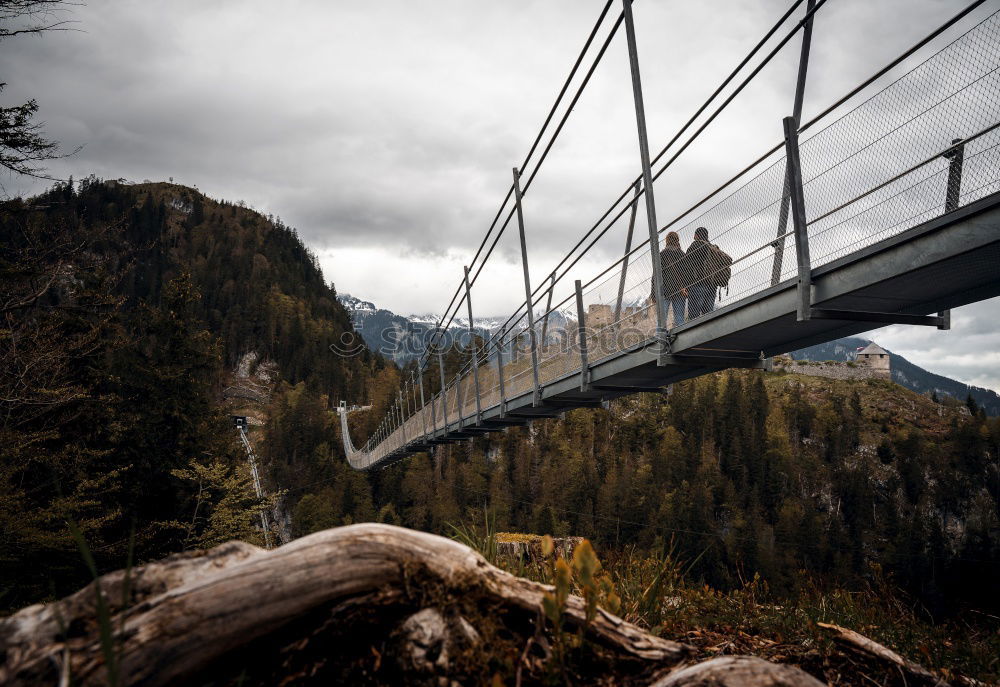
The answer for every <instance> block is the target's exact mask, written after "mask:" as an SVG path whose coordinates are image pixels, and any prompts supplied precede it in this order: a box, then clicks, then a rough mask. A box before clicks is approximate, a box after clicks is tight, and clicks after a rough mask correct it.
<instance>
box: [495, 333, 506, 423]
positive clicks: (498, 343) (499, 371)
mask: <svg viewBox="0 0 1000 687" xmlns="http://www.w3.org/2000/svg"><path fill="white" fill-rule="evenodd" d="M503 337H504V331H503V328H501V329H500V332H499V333H498V334H497V339H496V344H495V348H496V350H497V385H498V386H499V387H500V417H501V418H503V417H504V416H505V415H506V414H507V408H506V405H507V394H506V393H505V392H504V388H503Z"/></svg>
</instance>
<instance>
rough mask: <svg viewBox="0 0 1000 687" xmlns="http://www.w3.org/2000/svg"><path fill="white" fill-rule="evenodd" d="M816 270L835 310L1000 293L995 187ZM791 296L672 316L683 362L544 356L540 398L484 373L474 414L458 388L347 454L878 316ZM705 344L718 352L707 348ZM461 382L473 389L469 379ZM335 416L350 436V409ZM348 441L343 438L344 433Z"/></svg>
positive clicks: (715, 365)
mask: <svg viewBox="0 0 1000 687" xmlns="http://www.w3.org/2000/svg"><path fill="white" fill-rule="evenodd" d="M812 275H813V298H812V301H813V305H814V306H818V307H822V308H829V309H837V310H860V311H874V312H883V313H899V314H909V315H927V314H930V313H936V312H938V311H940V310H944V309H948V308H953V307H958V306H961V305H965V304H968V303H972V302H975V301H979V300H983V299H986V298H991V297H994V296H997V295H1000V193H995V194H992V195H990V196H987V197H984V198H981V199H980V200H978V201H975V202H973V203H971V204H969V205H967V206H964V207H961V208H959V209H958V210H955V211H953V212H950V213H948V214H945V215H942V216H940V217H937V218H935V219H932V220H930V221H928V222H925V223H923V224H921V225H918V226H916V227H913V228H911V229H909V230H907V231H904V232H902V233H900V234H897V235H895V236H892V237H890V238H887V239H885V240H883V241H880V242H878V243H875V244H872V245H870V246H867V247H865V248H863V249H860V250H858V251H856V252H854V253H851V254H849V255H847V256H844V257H842V258H840V259H838V260H835V261H833V262H830V263H827V264H825V265H822V266H820V267H817V268H815V269H814V270H813V272H812ZM796 305H797V296H796V283H795V280H786V281H784V282H782V283H780V284H777V285H776V286H773V287H770V288H767V289H765V290H763V291H760V292H758V293H756V294H754V295H752V296H748V297H746V298H743V299H742V300H739V301H736V302H734V303H731V304H729V305H726V306H725V307H723V308H720V309H719V310H717V311H715V312H712V313H710V314H708V315H705V316H702V317H700V318H698V319H696V320H694V321H692V322H689V323H685V324H683V325H680V326H677V327H675V328H674V329H673V330H672V333H673V334H674V335H675V339H674V340H673V344H672V351H673V353H674V355H675V356H677V357H683V356H691V362H686V361H685V362H683V363H682V364H678V363H679V362H680V361H676V359H675V361H674V363H673V364H666V365H658V364H657V353H658V350H659V344H658V343H657V342H656V341H655V340H654V339H653V338H651V337H648V336H647V337H645V338H643V340H641V341H639V342H638V343H635V344H633V345H632V346H630V347H628V348H625V349H623V350H619V351H615V352H613V353H612V354H609V355H607V356H605V357H604V358H603V359H598V360H594V358H593V357H592V358H591V360H592V361H593V362H591V363H590V365H589V368H590V375H589V377H590V380H589V381H590V383H589V387H588V388H587V389H585V390H581V383H580V382H581V375H580V368H581V366H580V362H579V353H578V351H576V350H568V351H566V352H563V353H560V354H559V355H557V356H551V357H548V358H547V359H546V362H549V363H551V361H553V360H556V359H558V360H560V361H561V365H562V367H563V369H566V368H569V371H568V372H565V373H563V374H561V375H559V376H558V377H555V378H553V379H551V380H549V381H547V382H546V383H544V386H543V387H542V389H541V397H542V402H541V404H538V405H535V404H533V390H532V389H530V388H529V389H527V390H525V389H523V387H524V386H525V384H523V383H522V384H520V385H517V384H511V383H508V389H507V391H508V393H510V390H511V389H512V388H514V387H515V386H520V387H522V388H520V389H519V392H518V393H516V395H513V396H511V397H509V398H507V400H506V403H504V404H503V408H501V404H500V403H499V402H498V401H499V398H498V396H499V394H498V390H497V389H496V388H493V386H492V385H491V384H488V383H486V381H485V380H481V382H482V383H483V386H484V387H486V386H490V387H491V390H490V391H488V392H487V391H483V394H482V396H483V399H484V401H485V402H484V403H483V407H482V413H481V419H480V420H479V421H477V419H476V413H475V399H474V397H468V396H467V397H466V398H464V399H462V401H463V402H462V404H461V406H462V411H461V413H460V414H461V417H458V415H459V413H458V412H456V411H457V410H458V407H459V404H458V403H457V399H454V402H453V403H452V408H453V410H452V412H451V413H450V415H449V417H448V423H447V425H446V424H445V423H444V421H443V417H442V415H443V413H442V409H441V407H440V406H441V404H440V403H438V405H437V406H436V407H435V409H434V411H433V412H432V411H431V409H430V407H429V405H428V406H425V407H424V408H422V409H421V410H418V411H417V412H416V413H415V414H414V415H413V416H411V417H410V418H408V419H407V421H406V422H405V423H404V424H403V426H402V427H400V428H398V429H397V430H396V431H395V432H393V433H392V434H391V435H390V436H389V437H388V438H387V439H386V440H384V441H383V442H382V443H381V444H379V445H378V446H377V447H375V449H376V450H373V451H371V452H370V453H369V452H361V451H359V452H353V451H352V450H350V448H349V451H348V453H349V455H348V459H349V460H350V461H351V464H352V465H353V466H354V467H356V468H359V469H370V468H374V467H381V466H385V465H388V464H391V463H392V462H395V461H396V460H399V459H401V458H403V457H405V456H407V455H410V454H412V453H416V452H419V451H423V450H427V449H428V448H429V447H430V446H432V445H435V444H438V443H443V442H449V441H457V440H461V439H465V438H468V437H471V436H477V435H479V434H480V433H482V432H487V431H497V430H500V429H502V428H503V427H505V426H508V425H510V424H521V423H524V422H527V421H528V420H530V419H532V418H539V417H553V416H556V415H558V414H559V413H561V412H564V411H566V410H569V409H572V408H577V407H593V406H599V405H600V404H601V403H602V402H603V401H607V400H609V399H613V398H617V397H620V396H624V395H627V394H630V393H635V392H636V391H639V390H646V389H649V390H655V389H657V388H660V387H663V386H665V385H668V384H671V383H673V382H677V381H680V380H683V379H688V378H691V377H696V376H699V375H702V374H706V373H708V372H712V371H714V370H718V369H724V368H727V367H733V366H738V365H745V366H754V365H759V362H758V361H760V360H761V359H762V358H763V357H764V356H772V355H777V354H780V353H786V352H789V351H793V350H796V349H799V348H803V347H805V346H810V345H813V344H816V343H820V342H824V341H829V340H832V339H837V338H840V337H844V336H850V335H853V334H858V333H861V332H865V331H869V330H871V329H875V328H877V327H880V326H883V325H882V324H879V323H873V322H865V321H840V320H831V319H811V320H808V321H804V322H799V321H797V320H796ZM712 356H718V357H719V360H718V361H712V360H707V358H709V357H712ZM573 358H575V364H574V362H572V360H573ZM734 358H735V359H734ZM743 361H745V362H743ZM526 363H527V361H526V360H525V359H523V358H522V360H520V361H515V362H509V363H507V364H505V366H504V375H505V378H506V377H507V376H508V375H510V376H511V377H512V378H514V377H521V378H527V377H529V376H530V375H527V374H525V372H526ZM481 369H483V368H481ZM483 374H485V372H484V373H483ZM467 388H468V390H470V391H471V386H468V385H467ZM456 393H457V391H456ZM470 395H471V394H470ZM453 396H454V395H453ZM490 399H493V400H492V402H491V401H490ZM342 428H343V431H344V432H345V437H346V432H347V423H346V414H343V415H342ZM425 428H426V429H425ZM345 443H347V444H348V445H349V438H347V441H346V442H345Z"/></svg>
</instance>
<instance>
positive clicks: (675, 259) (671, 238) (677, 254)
mask: <svg viewBox="0 0 1000 687" xmlns="http://www.w3.org/2000/svg"><path fill="white" fill-rule="evenodd" d="M683 262H684V249H683V248H681V237H680V236H678V235H677V232H676V231H669V232H667V235H666V236H665V237H663V250H661V251H660V269H661V270H662V272H663V298H664V303H665V304H666V305H665V309H664V312H663V314H664V316H665V317H666V316H668V315H669V313H670V309H671V308H673V311H674V323H673V325H672V326H674V327H676V326H677V325H679V324H684V303H685V301H686V300H687V295H688V292H687V289H685V288H684V271H683V267H682V264H683ZM655 290H656V287H655V286H654V287H653V289H652V290H651V291H650V294H649V298H650V301H651V302H652V301H655V300H657V299H656V294H655Z"/></svg>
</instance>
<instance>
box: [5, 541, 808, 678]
mask: <svg viewBox="0 0 1000 687" xmlns="http://www.w3.org/2000/svg"><path fill="white" fill-rule="evenodd" d="M130 577H131V580H130V584H129V588H128V596H127V599H123V591H124V589H125V587H124V585H125V572H124V571H118V572H115V573H110V574H108V575H105V576H103V577H101V578H100V579H99V580H97V581H96V582H95V583H93V584H91V585H89V586H88V587H85V588H84V589H82V590H80V591H79V592H77V593H75V594H73V595H72V596H69V597H67V598H65V599H62V600H60V601H57V602H54V603H50V604H46V605H36V606H31V607H29V608H25V609H23V610H22V611H20V612H18V613H17V614H15V615H13V616H11V617H9V618H6V619H3V620H0V661H2V664H0V683H3V684H7V685H29V684H69V683H70V682H72V684H80V685H98V684H108V683H109V682H117V683H118V684H121V685H136V684H143V685H166V684H182V683H187V682H191V681H194V680H197V681H198V682H199V683H202V682H208V681H212V682H214V683H216V684H227V683H232V684H235V683H237V682H239V683H241V684H244V685H251V684H278V683H285V682H289V681H295V682H296V683H297V684H302V683H306V684H308V683H309V682H310V679H311V678H315V679H316V681H317V682H319V681H323V682H324V683H326V684H329V683H330V682H331V681H334V682H335V681H348V680H351V681H359V680H363V681H366V682H369V683H371V684H393V683H394V682H396V683H398V682H407V683H411V684H419V683H426V684H439V683H440V680H442V679H444V680H445V682H444V683H443V684H449V682H450V680H451V678H452V677H455V676H458V677H460V678H461V677H462V676H465V677H469V676H475V677H476V678H477V679H476V681H477V682H478V681H481V679H482V675H483V674H484V673H483V671H484V670H494V669H496V667H497V666H504V665H506V666H512V665H515V664H516V665H517V666H518V675H519V676H520V675H521V667H522V665H521V663H520V662H519V660H523V661H527V662H529V663H530V665H531V666H533V667H531V668H529V669H528V670H527V672H526V675H525V684H531V683H535V682H538V681H539V680H540V679H542V678H544V677H545V676H544V675H541V674H539V673H538V670H541V669H542V668H539V665H540V663H539V662H538V661H537V660H535V661H534V662H532V654H534V653H537V652H535V651H529V649H532V648H533V647H532V642H534V647H536V648H537V647H543V648H544V647H547V646H551V641H550V639H547V637H546V636H545V635H546V633H549V634H551V632H552V631H553V628H547V627H544V623H543V621H542V620H541V617H542V616H541V613H540V608H541V606H542V598H543V595H544V594H545V593H546V591H548V590H550V589H551V588H550V587H547V586H545V585H542V584H538V583H535V582H531V581H529V580H525V579H521V578H518V577H515V576H514V575H511V574H509V573H506V572H504V571H502V570H500V569H498V568H495V567H493V566H491V565H489V564H488V563H487V562H486V561H485V560H484V559H483V558H482V557H481V556H479V555H478V554H476V553H475V552H474V551H472V550H471V549H469V548H467V547H465V546H463V545H461V544H458V543H457V542H454V541H451V540H449V539H444V538H442V537H438V536H435V535H430V534H425V533H421V532H415V531H412V530H407V529H404V528H400V527H393V526H389V525H379V524H363V525H352V526H349V527H341V528H336V529H332V530H327V531H324V532H318V533H316V534H313V535H310V536H308V537H305V538H302V539H299V540H296V541H294V542H292V543H290V544H287V545H285V546H282V547H280V548H278V549H274V550H272V551H265V550H263V549H259V548H257V547H253V546H250V545H247V544H242V543H239V542H231V543H229V544H225V545H222V546H219V547H217V548H215V549H212V550H210V551H205V552H195V553H187V554H180V555H176V556H172V557H169V558H167V559H165V560H163V561H159V562H156V563H151V564H149V565H145V566H142V567H140V568H136V569H135V570H133V571H131V573H130ZM98 589H99V590H100V594H101V596H102V598H103V599H105V600H106V602H107V607H108V621H109V622H105V623H104V626H105V630H110V632H111V635H112V642H111V646H110V647H109V646H108V645H107V644H105V646H104V647H103V648H102V643H101V630H102V627H101V621H100V619H99V617H98V613H97V598H98V597H97V592H98ZM563 623H564V625H563V628H561V630H556V631H561V632H565V633H574V634H575V633H580V635H582V637H583V638H584V643H583V646H586V647H588V649H587V650H588V651H590V652H591V653H590V654H588V660H587V665H586V668H585V669H584V671H583V672H578V673H575V675H574V677H575V679H574V682H575V683H577V684H587V683H596V682H598V681H599V680H601V679H604V680H605V681H606V679H607V678H609V677H610V678H614V679H615V681H616V682H618V683H621V684H650V683H651V682H653V681H655V680H656V679H659V678H661V677H662V676H663V675H664V674H666V673H668V672H669V671H671V670H674V669H678V668H682V667H684V666H685V665H686V664H687V663H690V656H691V654H692V650H691V648H690V647H688V646H686V645H683V644H680V643H677V642H672V641H668V640H664V639H661V638H658V637H655V636H652V635H650V634H648V633H645V632H643V631H642V630H641V629H639V628H638V627H635V626H634V625H631V624H629V623H627V622H625V621H623V620H622V619H620V618H618V617H615V616H613V615H611V614H609V613H605V612H603V611H600V612H598V614H597V616H596V618H594V619H593V620H592V621H591V622H589V623H588V622H587V619H586V612H585V605H584V602H583V600H582V599H580V598H578V597H570V598H569V599H568V601H567V604H566V608H565V612H564V614H563ZM106 635H107V633H106ZM543 653H545V654H546V657H547V659H548V658H550V653H549V652H547V651H546V652H543ZM536 658H537V657H536ZM109 662H110V664H111V668H112V672H114V673H115V675H112V676H109V672H108V671H109ZM709 663H711V662H709ZM760 663H761V664H763V665H759V664H755V666H757V668H759V669H758V670H756V673H757V674H759V675H766V674H768V671H769V670H770V669H773V671H772V672H773V673H774V675H779V674H780V675H779V677H780V679H781V680H784V681H780V680H779V681H776V680H777V678H773V679H771V680H770V681H763V682H762V681H760V680H759V679H757V678H754V679H750V678H749V677H747V676H748V675H749V674H748V673H746V671H744V672H743V673H739V675H737V673H738V672H739V671H737V673H733V675H736V676H737V677H738V678H739V680H738V681H733V680H729V679H723V678H718V679H716V682H715V684H720V685H770V684H774V685H778V684H782V685H785V684H800V685H803V687H807V686H810V685H812V684H813V683H814V682H815V680H812V678H809V676H808V675H806V674H805V673H802V672H801V671H798V670H797V669H790V668H788V667H783V666H774V665H773V664H768V663H766V662H760ZM542 664H544V669H545V670H557V669H558V670H562V671H564V675H565V671H566V670H567V667H566V666H558V667H553V666H552V662H551V660H546V661H543V662H542ZM768 666H770V668H768ZM569 670H571V671H572V670H573V668H572V667H570V668H569ZM533 671H534V672H533ZM789 671H793V672H789ZM730 672H731V673H732V671H730ZM740 675H742V677H740ZM789 676H791V677H789ZM501 677H502V676H501ZM519 679H520V677H519ZM677 679H680V678H677ZM795 680H798V682H796V681H795ZM810 680H812V682H810ZM670 684H671V685H679V684H687V682H676V681H675V682H672V683H670ZM691 684H700V683H699V682H692V683H691Z"/></svg>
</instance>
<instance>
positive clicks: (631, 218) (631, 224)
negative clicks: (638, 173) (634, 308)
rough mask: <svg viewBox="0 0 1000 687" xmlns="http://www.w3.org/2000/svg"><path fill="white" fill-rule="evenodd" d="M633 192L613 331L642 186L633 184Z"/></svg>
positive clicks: (619, 310)
mask: <svg viewBox="0 0 1000 687" xmlns="http://www.w3.org/2000/svg"><path fill="white" fill-rule="evenodd" d="M634 186H635V194H634V195H633V196H632V209H631V210H630V211H629V216H628V233H626V234H625V252H624V253H623V254H622V255H623V256H624V257H623V259H622V274H621V277H619V279H618V298H617V299H616V300H615V316H614V320H613V321H614V331H615V332H617V331H618V330H619V328H620V326H619V325H620V322H621V319H622V300H623V299H624V298H625V277H626V275H628V254H629V253H630V252H631V251H632V234H633V233H634V230H635V215H636V213H637V212H638V210H639V189H640V188H642V187H641V186H640V185H639V182H638V181H636V182H635V184H634Z"/></svg>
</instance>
